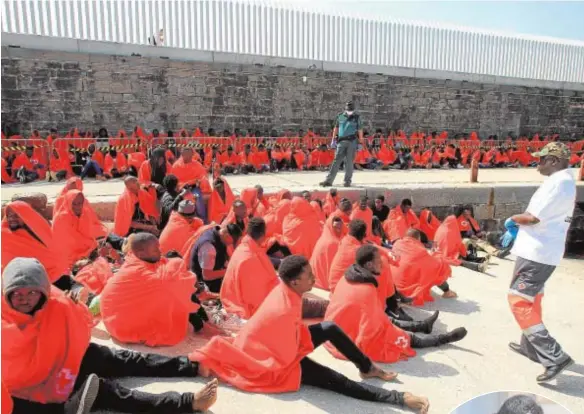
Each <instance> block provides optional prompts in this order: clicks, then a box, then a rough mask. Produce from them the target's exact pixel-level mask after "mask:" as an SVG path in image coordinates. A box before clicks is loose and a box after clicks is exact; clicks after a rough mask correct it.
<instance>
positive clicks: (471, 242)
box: [456, 206, 511, 258]
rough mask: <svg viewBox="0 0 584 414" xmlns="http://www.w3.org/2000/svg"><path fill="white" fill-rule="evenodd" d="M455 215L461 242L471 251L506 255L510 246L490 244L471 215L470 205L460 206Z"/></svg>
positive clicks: (497, 255)
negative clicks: (498, 246)
mask: <svg viewBox="0 0 584 414" xmlns="http://www.w3.org/2000/svg"><path fill="white" fill-rule="evenodd" d="M456 216H457V220H458V226H459V228H460V236H461V237H462V242H463V243H464V245H465V246H466V248H467V250H469V251H470V252H471V253H475V252H474V251H473V250H477V249H478V250H482V251H484V252H486V253H487V254H488V255H490V256H496V257H499V258H504V257H507V256H508V255H509V254H510V252H511V248H510V247H509V248H507V249H498V248H497V247H495V246H491V244H490V243H489V242H488V241H487V240H486V237H487V234H486V233H485V232H484V231H482V230H481V226H480V225H479V223H478V222H477V221H476V220H475V218H474V217H473V208H472V206H464V207H462V208H461V209H459V210H458V211H457V214H456Z"/></svg>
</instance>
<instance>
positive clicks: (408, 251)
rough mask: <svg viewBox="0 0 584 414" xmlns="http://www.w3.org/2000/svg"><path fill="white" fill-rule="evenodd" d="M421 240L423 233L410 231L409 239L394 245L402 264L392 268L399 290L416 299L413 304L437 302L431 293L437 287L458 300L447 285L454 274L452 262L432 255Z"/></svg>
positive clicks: (407, 237)
mask: <svg viewBox="0 0 584 414" xmlns="http://www.w3.org/2000/svg"><path fill="white" fill-rule="evenodd" d="M420 239H421V235H420V231H419V230H416V229H409V230H408V231H407V233H406V237H404V238H403V239H400V240H398V241H397V242H396V243H395V244H394V245H393V249H392V251H393V253H394V254H395V255H396V256H398V257H399V265H398V266H395V265H392V267H391V274H392V276H393V280H394V282H395V285H396V287H397V289H398V290H399V291H400V292H401V293H402V294H404V295H406V296H408V297H410V298H413V304H414V305H417V306H421V305H423V304H424V303H425V302H432V301H433V300H434V298H433V297H432V295H431V293H430V291H431V289H432V287H433V286H438V287H439V288H440V289H441V290H442V291H443V292H444V294H443V295H442V297H443V298H447V299H450V298H455V297H457V295H456V293H455V292H454V291H453V290H450V286H449V285H448V282H447V280H448V278H449V277H450V275H451V273H452V270H451V269H450V265H449V264H448V263H449V260H446V259H444V258H443V257H442V256H441V255H439V254H435V255H432V254H430V253H428V251H427V250H426V248H425V247H424V245H423V244H422V242H421V241H420Z"/></svg>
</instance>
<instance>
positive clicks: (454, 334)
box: [438, 328, 467, 345]
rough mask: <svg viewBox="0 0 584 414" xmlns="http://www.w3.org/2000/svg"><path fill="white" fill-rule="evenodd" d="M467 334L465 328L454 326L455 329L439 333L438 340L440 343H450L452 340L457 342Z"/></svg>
mask: <svg viewBox="0 0 584 414" xmlns="http://www.w3.org/2000/svg"><path fill="white" fill-rule="evenodd" d="M466 334H467V331H466V329H465V328H456V329H455V330H453V331H451V332H448V333H445V334H442V335H439V336H438V341H439V342H440V345H446V344H451V343H452V342H458V341H460V340H461V339H463V338H464V337H465V336H466Z"/></svg>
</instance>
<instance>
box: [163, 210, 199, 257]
mask: <svg viewBox="0 0 584 414" xmlns="http://www.w3.org/2000/svg"><path fill="white" fill-rule="evenodd" d="M202 226H203V220H201V219H200V218H198V217H195V218H194V219H193V221H192V222H190V223H189V222H188V221H187V219H186V218H184V217H183V216H182V215H181V214H179V213H178V212H176V211H173V212H172V213H171V214H170V218H169V219H168V223H167V224H166V227H165V228H164V230H162V233H161V234H160V251H161V252H162V254H166V253H168V252H170V251H171V250H175V251H177V252H179V253H180V252H181V251H182V248H183V246H184V245H185V243H186V242H187V240H188V239H189V238H190V237H191V236H192V235H193V234H194V233H195V232H196V231H197V230H198V229H199V228H200V227H202Z"/></svg>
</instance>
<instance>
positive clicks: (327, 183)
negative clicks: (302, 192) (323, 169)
mask: <svg viewBox="0 0 584 414" xmlns="http://www.w3.org/2000/svg"><path fill="white" fill-rule="evenodd" d="M318 185H320V186H321V187H332V186H333V185H332V184H331V183H329V182H327V181H323V182H322V183H319V184H318Z"/></svg>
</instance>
